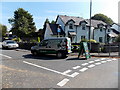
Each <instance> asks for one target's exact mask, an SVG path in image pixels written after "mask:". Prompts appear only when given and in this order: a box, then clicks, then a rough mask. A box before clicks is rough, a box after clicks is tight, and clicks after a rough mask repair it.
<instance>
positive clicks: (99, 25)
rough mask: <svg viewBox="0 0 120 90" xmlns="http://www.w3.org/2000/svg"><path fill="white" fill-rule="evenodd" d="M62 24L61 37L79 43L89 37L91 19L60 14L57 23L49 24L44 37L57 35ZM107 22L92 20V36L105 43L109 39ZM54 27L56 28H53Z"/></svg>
mask: <svg viewBox="0 0 120 90" xmlns="http://www.w3.org/2000/svg"><path fill="white" fill-rule="evenodd" d="M58 25H60V29H61V30H60V31H61V32H60V37H69V38H71V41H72V43H79V42H80V41H81V40H82V39H87V40H88V39H89V30H90V20H89V19H84V18H82V17H74V16H66V15H58V16H57V18H56V24H53V25H52V24H47V27H46V31H45V35H44V38H49V37H57V36H58V32H57V31H58V28H57V27H58ZM106 26H107V24H106V23H104V22H102V21H99V20H91V33H90V36H91V37H90V38H91V39H94V40H96V41H97V42H101V43H105V42H106V40H107V36H106V30H107V29H108V26H107V28H106ZM53 27H54V28H53Z"/></svg>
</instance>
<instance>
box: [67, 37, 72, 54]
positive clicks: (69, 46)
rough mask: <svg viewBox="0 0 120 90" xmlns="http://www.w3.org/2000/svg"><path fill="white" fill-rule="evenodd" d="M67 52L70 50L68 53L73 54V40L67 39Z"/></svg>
mask: <svg viewBox="0 0 120 90" xmlns="http://www.w3.org/2000/svg"><path fill="white" fill-rule="evenodd" d="M67 48H68V49H67V50H68V53H71V52H72V50H71V40H70V38H67Z"/></svg>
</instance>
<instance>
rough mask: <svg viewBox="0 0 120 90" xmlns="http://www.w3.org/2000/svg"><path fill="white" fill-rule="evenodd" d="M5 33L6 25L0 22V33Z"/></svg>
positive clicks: (3, 34)
mask: <svg viewBox="0 0 120 90" xmlns="http://www.w3.org/2000/svg"><path fill="white" fill-rule="evenodd" d="M6 33H7V26H5V25H2V24H0V35H2V36H5V35H6Z"/></svg>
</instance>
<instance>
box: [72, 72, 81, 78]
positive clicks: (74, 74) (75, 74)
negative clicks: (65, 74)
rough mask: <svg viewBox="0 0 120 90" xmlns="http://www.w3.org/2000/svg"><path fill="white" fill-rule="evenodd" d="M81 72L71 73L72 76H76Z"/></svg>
mask: <svg viewBox="0 0 120 90" xmlns="http://www.w3.org/2000/svg"><path fill="white" fill-rule="evenodd" d="M78 74H79V73H78V72H75V73H73V74H72V75H71V77H75V76H77V75H78Z"/></svg>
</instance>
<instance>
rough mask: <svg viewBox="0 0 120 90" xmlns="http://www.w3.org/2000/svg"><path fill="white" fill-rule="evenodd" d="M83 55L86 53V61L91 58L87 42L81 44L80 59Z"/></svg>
mask: <svg viewBox="0 0 120 90" xmlns="http://www.w3.org/2000/svg"><path fill="white" fill-rule="evenodd" d="M83 53H85V57H86V59H88V58H90V53H89V49H88V45H87V42H81V43H80V48H79V54H78V58H79V57H80V55H83Z"/></svg>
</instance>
